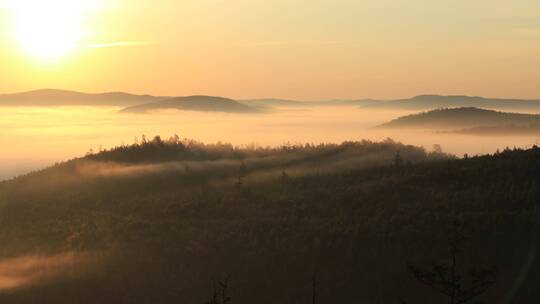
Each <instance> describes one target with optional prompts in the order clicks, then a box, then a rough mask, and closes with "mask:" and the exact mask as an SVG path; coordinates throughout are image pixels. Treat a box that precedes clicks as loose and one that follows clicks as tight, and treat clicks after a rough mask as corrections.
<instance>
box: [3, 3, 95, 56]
mask: <svg viewBox="0 0 540 304" xmlns="http://www.w3.org/2000/svg"><path fill="white" fill-rule="evenodd" d="M98 2H99V1H91V0H12V1H10V2H9V3H8V6H7V7H8V11H9V13H10V16H11V27H12V29H11V31H12V35H13V38H14V40H15V41H16V42H17V44H18V45H19V46H20V48H21V49H22V50H24V51H25V52H26V53H27V54H29V55H31V56H33V57H35V58H37V59H38V60H40V61H51V60H57V59H60V58H62V57H64V56H66V55H67V54H69V53H70V52H72V51H73V50H74V49H75V48H76V47H77V46H78V45H79V44H80V43H81V41H80V40H81V35H82V26H83V19H84V15H85V13H86V12H88V11H90V10H92V9H95V8H96V7H97V6H98V4H99V3H98Z"/></svg>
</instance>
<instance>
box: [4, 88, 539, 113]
mask: <svg viewBox="0 0 540 304" xmlns="http://www.w3.org/2000/svg"><path fill="white" fill-rule="evenodd" d="M201 96H202V95H201ZM188 97H190V96H188ZM191 97H196V96H191ZM202 97H204V96H202ZM206 97H212V96H206ZM174 98H186V97H174V96H152V95H136V94H130V93H124V92H107V93H82V92H76V91H69V90H57V89H41V90H34V91H28V92H21V93H13V94H0V107H1V106H35V107H41V106H118V107H132V106H142V105H144V104H150V103H153V102H160V101H165V100H171V99H174ZM213 98H222V100H227V101H228V102H229V103H231V102H234V103H236V104H237V105H235V106H231V107H230V109H228V110H226V111H225V112H229V111H232V112H251V111H257V110H258V111H261V110H267V109H271V108H279V107H283V108H285V107H291V108H292V107H297V108H301V107H318V106H353V107H354V106H357V107H360V108H364V109H392V110H432V109H436V108H458V107H475V108H484V109H492V110H503V111H508V110H513V111H527V110H540V100H532V99H531V100H526V99H504V98H484V97H474V96H462V95H450V96H443V95H418V96H415V97H412V98H409V99H397V100H376V99H331V100H317V101H302V100H292V99H279V98H258V99H246V100H240V99H230V98H225V97H213ZM199 101H200V102H202V103H203V104H204V101H203V100H199ZM168 103H170V102H165V103H164V104H162V105H167V104H168ZM239 105H242V106H244V107H243V109H242V107H241V106H239ZM147 107H150V106H147ZM142 108H144V107H142ZM172 108H175V107H172ZM180 108H182V109H184V110H185V109H188V108H190V109H193V110H197V111H216V110H217V109H219V108H220V107H214V106H210V105H209V104H207V105H201V106H194V105H190V106H187V105H182V106H181V107H180ZM233 108H235V109H233ZM248 108H249V109H248Z"/></svg>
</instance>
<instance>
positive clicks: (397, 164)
mask: <svg viewBox="0 0 540 304" xmlns="http://www.w3.org/2000/svg"><path fill="white" fill-rule="evenodd" d="M402 166H403V157H402V156H401V152H400V151H399V150H398V151H397V152H396V156H394V167H396V168H401V167H402Z"/></svg>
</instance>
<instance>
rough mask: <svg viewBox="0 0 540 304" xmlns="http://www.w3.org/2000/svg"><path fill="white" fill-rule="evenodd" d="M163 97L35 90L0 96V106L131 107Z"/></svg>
mask: <svg viewBox="0 0 540 304" xmlns="http://www.w3.org/2000/svg"><path fill="white" fill-rule="evenodd" d="M163 98H165V97H158V96H150V95H133V94H128V93H121V92H111V93H99V94H88V93H80V92H75V91H66V90H52V89H44V90H35V91H28V92H23V93H15V94H2V95H0V106H33V107H44V106H131V105H136V104H141V103H146V102H152V101H157V100H161V99H163Z"/></svg>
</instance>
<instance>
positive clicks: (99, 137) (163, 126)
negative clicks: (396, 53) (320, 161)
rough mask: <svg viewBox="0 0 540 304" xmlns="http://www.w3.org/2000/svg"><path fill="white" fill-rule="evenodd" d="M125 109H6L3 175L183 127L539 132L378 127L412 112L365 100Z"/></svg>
mask: <svg viewBox="0 0 540 304" xmlns="http://www.w3.org/2000/svg"><path fill="white" fill-rule="evenodd" d="M118 110H119V109H118V108H106V107H52V108H27V107H13V108H8V107H4V108H2V111H1V112H0V144H1V147H2V152H1V153H0V179H5V178H10V177H13V176H15V175H19V174H23V173H26V172H29V171H31V170H35V169H38V168H42V167H45V166H48V165H51V164H53V163H55V162H59V161H63V160H67V159H70V158H73V157H78V156H82V155H84V154H85V153H86V152H88V151H89V150H90V149H93V150H94V151H98V150H99V149H100V148H102V149H107V148H110V147H113V146H117V145H120V144H122V143H124V144H131V143H133V142H134V140H135V138H139V139H140V138H141V135H142V134H145V135H146V136H147V137H152V136H154V135H161V136H162V137H168V136H171V135H173V134H178V135H179V136H180V137H182V138H184V137H185V138H192V139H195V140H198V141H203V142H217V141H222V142H230V143H233V144H235V145H249V144H256V145H262V146H266V145H280V144H285V143H287V142H290V143H305V142H311V143H319V142H342V141H346V140H361V139H370V140H377V141H378V140H383V139H385V138H388V137H389V138H392V139H394V140H396V141H400V142H403V143H407V144H412V145H418V146H424V147H425V148H426V149H428V150H430V149H431V147H432V146H433V145H434V144H439V145H441V146H442V148H443V150H444V151H445V152H449V153H453V154H456V155H458V156H461V155H463V154H465V153H468V154H470V155H475V154H483V153H491V152H494V151H495V150H497V149H504V148H505V147H507V146H508V147H514V146H515V147H530V146H532V145H534V144H535V143H536V142H537V140H538V138H537V137H536V136H500V137H495V136H486V137H481V136H473V135H457V134H440V133H434V132H430V131H389V130H373V129H372V127H374V126H376V125H379V124H381V123H384V122H387V121H389V120H391V119H394V118H397V117H398V116H402V115H405V114H410V113H411V112H403V111H399V112H396V111H386V110H366V109H362V108H358V107H313V108H306V109H300V108H282V109H279V110H277V111H274V112H272V113H266V114H221V113H199V112H189V111H186V112H181V111H167V112H159V113H152V114H119V113H117V111H118Z"/></svg>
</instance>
